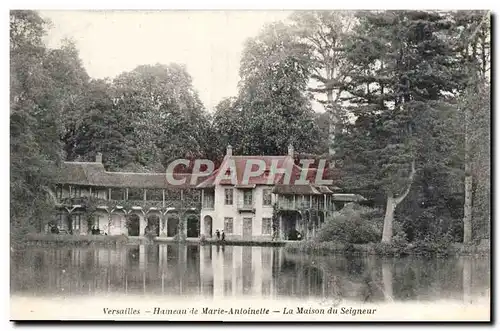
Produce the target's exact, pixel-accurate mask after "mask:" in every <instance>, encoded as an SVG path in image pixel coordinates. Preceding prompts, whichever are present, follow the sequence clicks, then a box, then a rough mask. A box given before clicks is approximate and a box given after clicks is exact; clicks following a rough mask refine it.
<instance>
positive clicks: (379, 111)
mask: <svg viewBox="0 0 500 331" xmlns="http://www.w3.org/2000/svg"><path fill="white" fill-rule="evenodd" d="M48 24H49V22H46V21H45V20H43V19H42V18H41V17H40V16H39V14H38V13H37V12H33V11H12V12H11V14H10V60H11V61H10V66H11V68H10V70H11V72H10V75H11V96H10V103H11V108H10V135H11V139H10V144H11V155H10V157H11V178H10V179H11V225H12V226H13V227H12V228H13V229H24V230H25V231H28V230H29V229H30V228H31V227H32V226H33V225H34V224H36V223H38V222H35V220H37V219H39V218H45V217H47V215H48V214H49V213H50V211H51V209H52V205H51V204H52V201H51V199H50V194H48V192H49V191H50V190H49V187H50V184H51V178H52V176H53V171H56V169H57V165H58V164H59V163H60V162H61V161H63V160H73V161H91V160H94V158H95V155H96V154H97V153H99V152H100V153H103V162H104V164H105V166H106V168H107V169H108V170H112V171H113V170H121V171H141V172H142V171H143V172H149V171H155V172H157V171H158V172H161V171H164V170H165V169H166V166H167V165H168V164H169V162H170V161H172V160H175V159H177V158H181V157H183V158H190V159H194V158H200V157H203V158H209V159H212V160H214V161H216V162H217V161H220V160H221V159H222V157H223V155H224V152H225V147H226V146H227V145H228V144H231V145H232V146H233V149H234V153H235V154H258V155H260V154H262V155H264V154H267V155H280V154H285V153H286V151H287V146H288V145H289V144H290V143H291V144H293V145H294V147H295V149H296V151H297V152H298V153H299V154H300V153H307V154H309V155H313V156H315V157H317V158H319V157H322V156H323V157H326V156H328V157H329V158H331V159H332V161H333V162H334V163H335V167H336V168H338V169H339V170H340V171H341V173H342V176H341V177H340V179H339V180H338V181H336V182H335V185H336V186H338V187H339V188H341V189H342V190H343V191H348V192H356V193H361V194H363V195H364V196H366V197H368V198H370V199H371V200H372V201H374V206H375V207H376V208H379V209H380V210H382V211H383V213H384V214H383V215H382V216H381V217H383V220H384V222H383V223H384V226H383V235H382V238H381V239H382V241H386V242H390V241H391V240H392V237H393V235H394V230H393V228H394V229H395V228H400V227H402V228H403V229H404V234H405V236H406V237H407V238H408V240H410V241H411V240H416V239H419V238H422V237H426V236H427V237H428V236H444V235H448V236H451V237H452V238H453V240H454V241H465V242H471V241H473V240H478V239H482V238H488V236H489V219H490V75H489V63H490V44H489V43H490V17H489V14H488V13H485V12H474V11H467V12H465V11H464V12H460V11H459V12H427V11H426V12H422V11H380V12H357V13H351V12H326V11H324V12H323V11H322V12H312V11H311V12H296V13H294V14H292V15H291V16H290V18H289V20H288V21H287V22H286V23H274V24H271V25H269V26H266V27H264V28H263V30H262V31H261V33H260V34H259V35H258V36H256V37H255V38H251V39H249V40H247V42H246V44H245V47H244V51H243V55H242V59H241V65H240V83H239V86H238V87H239V89H238V94H237V95H236V96H234V97H232V98H228V99H225V100H222V101H221V102H220V103H219V104H218V105H217V106H216V108H215V110H214V112H213V113H210V112H208V111H207V110H206V109H205V108H204V105H203V104H202V102H201V100H200V98H199V97H198V94H197V91H196V90H195V88H194V87H193V84H192V78H191V76H190V75H189V73H188V72H187V70H186V68H185V67H184V66H183V65H180V64H175V63H172V64H168V65H165V64H156V65H141V66H138V67H137V68H135V69H134V70H132V71H130V72H124V73H122V74H120V75H118V76H117V77H115V78H113V79H105V80H96V79H91V78H90V77H89V75H88V74H87V73H86V70H85V68H84V67H83V64H82V61H81V60H80V58H79V54H78V50H77V49H76V47H75V44H74V43H72V42H71V41H70V40H64V41H63V42H62V46H61V47H60V48H58V49H49V48H47V47H46V46H45V45H44V43H43V37H44V35H45V34H46V32H47V29H48ZM313 99H315V100H316V101H317V102H319V103H322V104H323V105H324V107H325V109H326V110H327V111H326V112H325V113H316V112H315V111H314V110H313V108H312V103H311V101H312V100H313ZM25 231H24V232H25Z"/></svg>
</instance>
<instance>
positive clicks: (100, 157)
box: [95, 153, 102, 163]
mask: <svg viewBox="0 0 500 331" xmlns="http://www.w3.org/2000/svg"><path fill="white" fill-rule="evenodd" d="M95 162H96V163H102V153H97V154H96V156H95Z"/></svg>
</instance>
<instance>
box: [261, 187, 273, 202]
mask: <svg viewBox="0 0 500 331" xmlns="http://www.w3.org/2000/svg"><path fill="white" fill-rule="evenodd" d="M271 202H272V200H271V189H264V191H263V196H262V204H263V205H264V206H270V205H271Z"/></svg>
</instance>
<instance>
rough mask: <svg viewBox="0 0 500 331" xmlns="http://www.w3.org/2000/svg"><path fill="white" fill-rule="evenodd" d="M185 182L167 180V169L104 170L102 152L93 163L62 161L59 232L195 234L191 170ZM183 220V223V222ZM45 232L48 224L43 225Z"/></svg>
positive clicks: (196, 196) (195, 204)
mask: <svg viewBox="0 0 500 331" xmlns="http://www.w3.org/2000/svg"><path fill="white" fill-rule="evenodd" d="M174 177H176V179H182V177H184V178H185V179H187V180H186V181H185V184H183V185H175V186H173V185H170V183H169V182H168V181H167V176H166V174H165V173H130V172H108V171H106V170H105V169H104V166H103V164H102V155H101V154H98V155H97V157H96V160H95V162H64V163H63V164H62V166H61V168H60V171H59V174H58V176H57V180H56V186H55V197H54V198H55V199H56V200H57V216H56V220H55V221H54V223H55V225H56V227H57V228H58V229H59V230H60V231H62V232H70V233H73V234H90V233H91V232H92V230H93V229H94V231H96V230H97V231H98V232H100V233H101V234H106V235H120V234H123V235H128V236H143V235H145V234H146V233H147V231H148V230H150V231H152V232H153V233H154V234H156V235H157V236H165V237H175V236H176V235H177V234H178V233H179V231H181V232H182V233H184V234H186V235H187V236H188V237H199V201H200V198H199V191H197V190H196V189H195V187H196V183H194V185H193V184H191V180H189V179H190V175H189V174H175V175H174ZM181 220H182V222H181ZM47 231H49V229H47Z"/></svg>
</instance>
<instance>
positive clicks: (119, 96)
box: [113, 64, 211, 166]
mask: <svg viewBox="0 0 500 331" xmlns="http://www.w3.org/2000/svg"><path fill="white" fill-rule="evenodd" d="M113 83H114V86H115V89H116V107H118V108H119V110H120V111H122V112H124V113H126V114H127V116H130V117H131V118H132V133H131V137H132V138H131V139H133V140H134V143H135V145H136V157H135V163H138V164H140V165H143V166H146V165H148V164H163V166H166V165H167V164H168V163H169V162H170V161H172V160H174V159H177V158H180V157H187V158H194V157H203V156H206V155H207V153H208V152H207V150H209V148H210V145H209V144H210V142H211V138H210V137H211V134H210V133H211V131H210V130H211V126H210V119H209V116H208V114H207V113H206V112H205V111H204V107H203V104H202V103H201V101H200V99H199V97H198V93H197V92H196V91H195V89H194V87H193V85H192V78H191V76H190V75H189V73H188V72H187V71H186V68H185V67H184V66H180V65H177V64H170V65H161V64H156V65H153V66H151V65H143V66H139V67H137V68H135V69H134V70H132V71H131V72H127V73H123V74H121V75H119V76H118V77H117V78H116V79H115V80H114V82H113Z"/></svg>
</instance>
